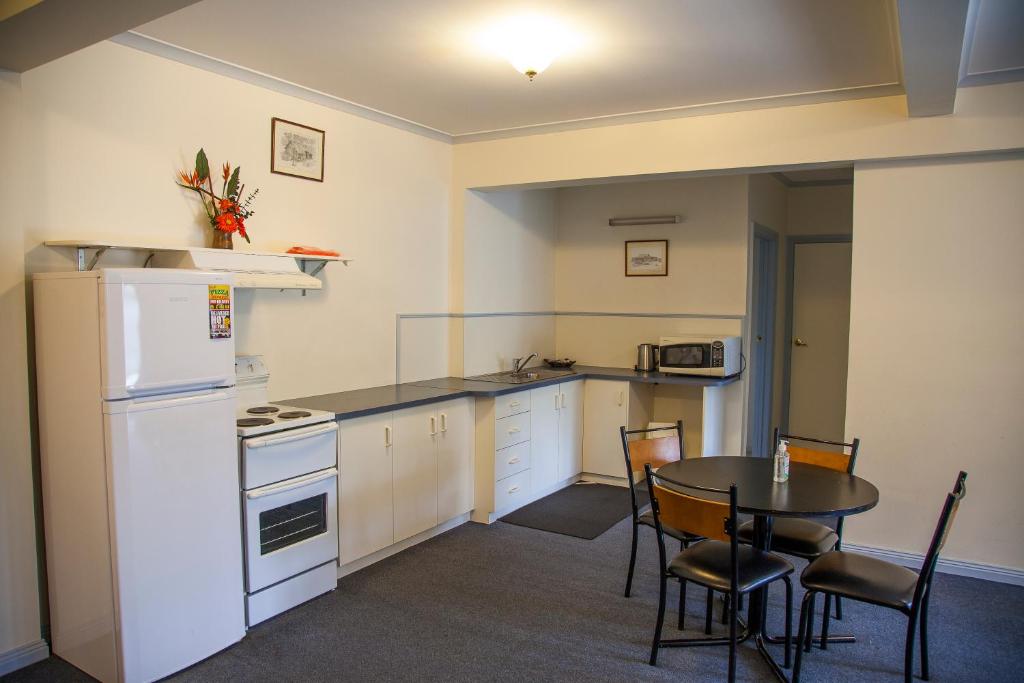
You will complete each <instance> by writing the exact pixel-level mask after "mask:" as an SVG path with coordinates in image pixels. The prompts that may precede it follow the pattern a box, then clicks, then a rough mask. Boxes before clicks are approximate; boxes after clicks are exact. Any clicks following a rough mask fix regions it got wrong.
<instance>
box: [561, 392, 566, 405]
mask: <svg viewBox="0 0 1024 683" xmlns="http://www.w3.org/2000/svg"><path fill="white" fill-rule="evenodd" d="M561 396H562V407H563V408H564V407H565V394H562V395H561Z"/></svg>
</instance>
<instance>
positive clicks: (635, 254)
mask: <svg viewBox="0 0 1024 683" xmlns="http://www.w3.org/2000/svg"><path fill="white" fill-rule="evenodd" d="M660 275H668V240H645V241H641V240H626V277H657V276H660Z"/></svg>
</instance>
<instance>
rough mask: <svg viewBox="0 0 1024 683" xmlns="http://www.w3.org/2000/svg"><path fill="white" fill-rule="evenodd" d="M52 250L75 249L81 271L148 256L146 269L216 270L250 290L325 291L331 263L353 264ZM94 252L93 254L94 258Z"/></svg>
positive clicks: (263, 255)
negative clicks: (121, 256)
mask: <svg viewBox="0 0 1024 683" xmlns="http://www.w3.org/2000/svg"><path fill="white" fill-rule="evenodd" d="M44 244H46V246H48V247H55V248H69V249H74V250H75V265H76V267H77V269H78V270H80V271H84V270H92V269H93V268H95V267H96V265H97V264H98V263H99V261H100V257H101V256H102V255H103V254H104V253H106V252H107V251H108V250H124V251H133V252H139V253H144V254H147V256H146V259H145V262H144V264H143V267H147V266H155V267H161V268H184V269H189V270H212V271H219V272H228V273H232V274H233V275H234V279H235V286H236V287H242V288H249V289H301V290H302V293H303V295H305V293H306V290H307V289H321V288H322V287H323V283H322V282H321V281H320V280H319V279H317V277H316V275H318V274H319V273H320V271H321V270H323V269H324V267H325V266H326V265H327V264H328V263H331V262H334V261H340V262H342V263H344V264H345V265H346V266H347V265H348V264H349V263H351V262H352V261H353V259H351V258H347V257H344V256H319V255H310V254H288V253H282V252H271V251H248V250H245V251H243V250H233V249H210V248H207V247H192V246H182V245H167V244H142V243H134V242H120V241H116V240H47V241H46V242H44ZM90 252H92V254H91V257H90Z"/></svg>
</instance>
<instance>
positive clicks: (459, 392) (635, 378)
mask: <svg viewBox="0 0 1024 683" xmlns="http://www.w3.org/2000/svg"><path fill="white" fill-rule="evenodd" d="M573 370H575V372H574V373H573V374H566V375H560V376H558V377H552V378H550V379H544V380H538V381H536V382H527V383H525V384H505V383H501V382H482V381H480V380H472V379H463V378H462V377H438V378H437V379H428V380H422V381H419V382H406V383H405V384H388V385H386V386H382V387H371V388H369V389H354V390H352V391H341V392H337V393H333V394H320V395H319V396H305V397H301V398H290V399H285V400H282V401H274V402H275V403H280V404H283V405H288V406H295V407H296V408H306V409H309V410H325V411H327V412H331V413H334V415H335V417H336V419H339V420H345V419H351V418H354V417H362V416H363V415H373V414H376V413H386V412H390V411H392V410H399V409H401V408H412V407H415V406H420V405H425V404H428V403H437V402H438V401H446V400H450V399H456V398H465V397H467V396H468V397H473V398H490V397H494V396H500V395H502V394H510V393H512V392H516V391H525V390H528V389H536V388H537V387H544V386H549V385H551V384H561V383H562V382H573V381H576V380H581V379H587V378H590V379H609V380H619V381H623V380H624V381H628V382H642V383H645V384H683V385H690V386H699V387H717V386H723V385H726V384H732V383H733V382H735V381H736V380H738V379H739V376H738V375H733V376H731V377H699V376H693V375H675V374H668V373H662V372H636V371H635V370H631V369H629V368H608V367H601V366H594V365H577V366H575V367H574V368H573Z"/></svg>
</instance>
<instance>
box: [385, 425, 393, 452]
mask: <svg viewBox="0 0 1024 683" xmlns="http://www.w3.org/2000/svg"><path fill="white" fill-rule="evenodd" d="M384 448H391V427H385V428H384Z"/></svg>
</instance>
